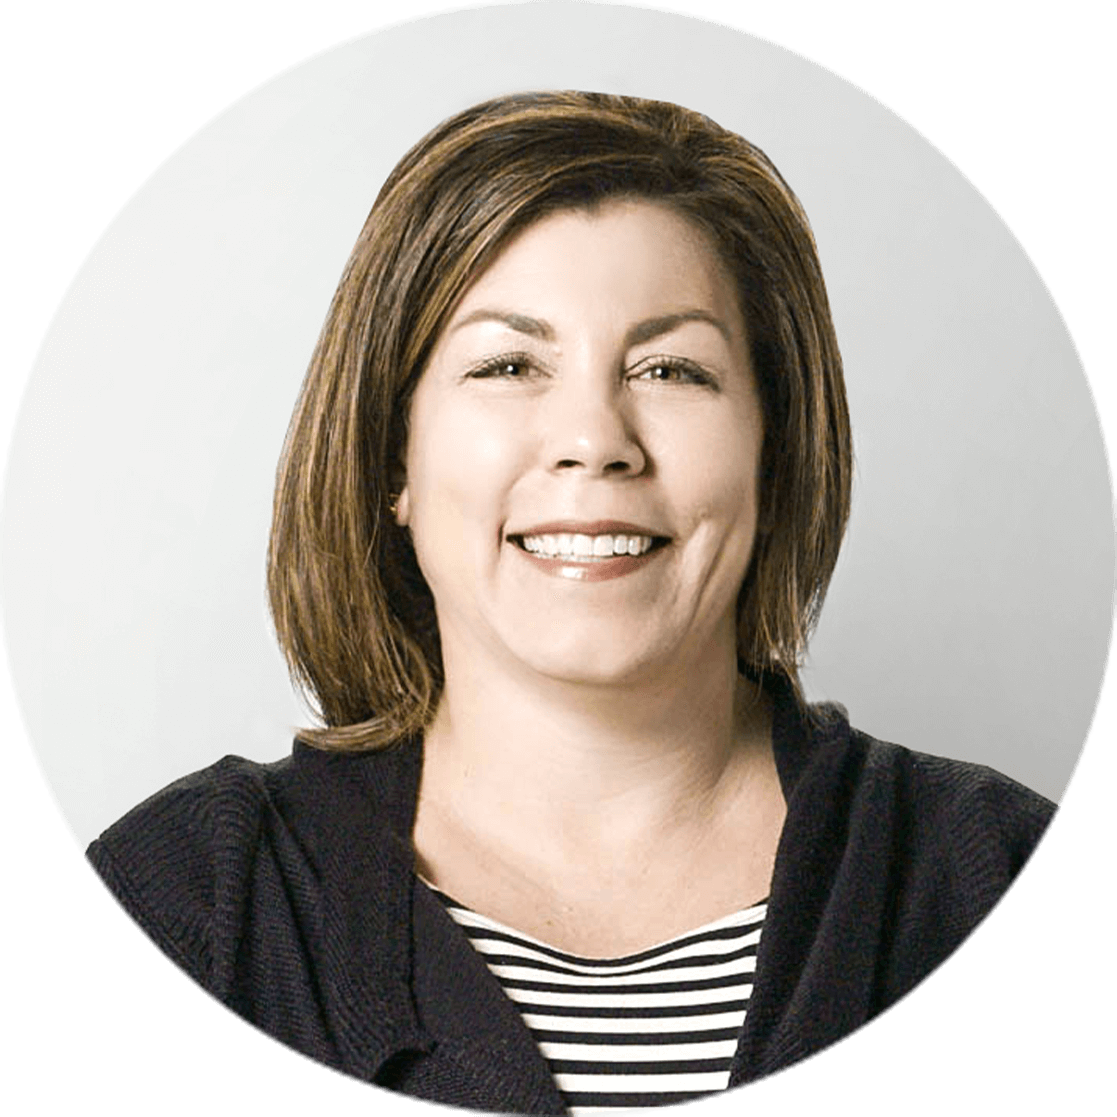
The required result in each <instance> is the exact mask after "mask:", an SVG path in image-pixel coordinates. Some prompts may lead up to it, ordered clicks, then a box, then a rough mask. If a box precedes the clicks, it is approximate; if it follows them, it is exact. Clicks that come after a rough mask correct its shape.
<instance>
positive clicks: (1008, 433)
mask: <svg viewBox="0 0 1117 1117" xmlns="http://www.w3.org/2000/svg"><path fill="white" fill-rule="evenodd" d="M620 41H625V42H628V43H629V44H638V46H639V49H638V50H631V51H629V52H627V53H626V54H625V55H624V57H621V58H618V56H617V53H616V51H615V44H616V43H617V42H620ZM527 43H530V44H532V49H531V51H530V52H528V51H525V50H524V49H523V48H524V45H525V44H527ZM464 44H475V45H480V44H484V46H485V49H486V51H489V52H492V54H493V56H494V57H500V58H501V59H502V64H501V65H500V66H499V67H478V66H476V65H469V64H468V59H469V57H470V55H471V52H470V50H467V49H463V45H464ZM610 44H613V45H614V46H613V47H611V46H610ZM668 60H670V61H671V65H666V62H667V61H668ZM420 67H422V68H424V69H425V70H426V71H427V72H429V73H436V74H437V75H438V80H437V81H432V82H429V83H427V82H423V83H416V82H415V81H414V80H408V76H409V75H414V74H415V73H416V72H417V70H418V69H419V68H420ZM405 86H406V88H407V90H408V92H407V95H406V96H398V95H396V93H395V91H397V90H399V89H401V88H403V87H405ZM3 532H4V537H3V547H4V584H3V593H4V616H5V626H6V636H7V643H8V650H9V661H10V670H11V673H12V677H13V681H14V685H15V691H16V694H17V696H18V699H19V702H20V706H21V712H22V715H23V718H24V721H25V724H26V727H27V731H28V734H29V736H30V738H31V740H32V742H33V744H34V746H35V748H36V749H37V752H38V756H39V760H40V763H41V766H42V769H43V772H44V774H45V775H46V777H47V779H48V781H49V783H50V785H51V788H52V790H53V792H54V794H55V796H56V798H57V801H58V803H59V805H60V807H61V809H62V812H63V814H64V816H65V817H66V819H67V822H68V823H69V825H70V826H71V828H72V829H73V831H74V832H75V834H76V836H77V838H78V841H79V844H80V846H81V847H82V848H84V849H85V851H86V856H87V859H88V863H89V866H90V867H91V869H92V871H93V872H94V873H95V874H96V876H97V878H99V881H100V883H101V885H103V887H104V892H105V902H106V903H107V904H110V903H113V902H115V903H116V904H118V905H119V907H120V908H121V909H122V910H123V911H124V912H125V913H127V915H128V916H129V917H130V919H131V920H132V921H134V923H135V924H136V925H137V926H138V927H139V928H141V929H142V931H143V933H144V935H145V936H146V937H147V938H148V939H150V940H151V942H152V943H153V944H154V945H155V946H156V947H157V948H158V950H159V951H160V952H161V953H162V954H163V955H165V956H166V958H167V959H169V961H170V962H171V963H173V964H174V966H175V967H177V968H178V969H179V970H181V971H182V972H183V973H184V974H185V975H187V976H188V977H189V979H191V980H192V981H193V982H194V983H196V985H197V986H199V987H200V988H201V990H204V992H205V994H207V995H208V996H209V998H210V999H211V1000H212V1001H213V1002H214V1003H213V1005H212V1011H213V1012H214V1013H219V1012H227V1013H228V1014H230V1015H231V1016H235V1017H238V1018H240V1019H242V1020H243V1021H246V1022H247V1023H248V1024H250V1025H252V1026H253V1027H254V1028H255V1029H257V1030H258V1031H259V1032H260V1033H261V1034H262V1035H264V1036H267V1037H269V1038H270V1039H271V1040H276V1041H279V1043H280V1044H283V1045H285V1046H286V1047H287V1048H290V1049H292V1050H293V1051H295V1052H298V1053H299V1054H301V1055H303V1056H307V1057H308V1058H309V1059H311V1060H313V1061H315V1062H317V1063H319V1064H322V1065H323V1066H324V1067H328V1068H330V1069H331V1070H333V1071H337V1072H341V1073H342V1074H343V1075H345V1076H347V1077H349V1078H351V1079H353V1080H355V1081H356V1082H359V1083H361V1084H367V1085H369V1086H372V1087H376V1088H378V1089H379V1090H381V1091H386V1092H388V1093H390V1094H392V1095H395V1096H396V1097H398V1098H403V1099H417V1100H419V1101H425V1102H434V1103H439V1104H443V1105H449V1106H456V1107H459V1108H462V1109H466V1110H473V1111H479V1112H514V1113H555V1114H562V1113H567V1112H569V1113H573V1114H590V1113H599V1112H608V1111H612V1112H622V1111H627V1110H631V1109H634V1108H643V1107H648V1106H655V1107H658V1106H665V1105H667V1106H669V1105H676V1104H680V1103H683V1102H690V1101H695V1100H698V1099H711V1101H713V1100H716V1099H717V1098H718V1097H720V1096H721V1095H722V1094H724V1092H725V1091H727V1090H728V1091H731V1090H734V1089H737V1088H741V1087H745V1086H748V1085H750V1084H752V1083H763V1082H764V1081H765V1080H768V1079H770V1078H771V1076H773V1075H775V1074H776V1073H777V1072H783V1071H787V1070H789V1069H791V1068H795V1067H796V1066H798V1065H801V1064H802V1063H803V1062H804V1061H805V1060H808V1059H809V1058H810V1057H811V1056H814V1055H817V1054H819V1053H821V1052H824V1051H826V1050H827V1049H829V1048H831V1047H832V1046H833V1045H835V1044H836V1043H838V1041H841V1040H843V1039H845V1038H847V1037H849V1036H851V1035H854V1034H855V1033H857V1032H858V1031H859V1030H860V1029H861V1028H862V1027H863V1026H865V1025H868V1024H871V1023H872V1022H873V1021H876V1020H877V1018H878V1017H880V1016H881V1015H882V1014H884V1013H886V1012H887V1010H889V1009H891V1008H892V1007H893V1006H895V1005H897V1004H899V1003H901V1002H904V1001H905V999H906V998H907V995H908V994H909V993H911V992H912V991H913V990H916V989H917V988H918V987H920V986H921V984H922V983H923V982H924V980H925V979H927V978H929V977H931V976H932V975H933V974H934V973H935V971H936V970H937V969H938V968H939V967H940V966H941V965H942V964H943V963H944V962H946V961H947V960H948V959H950V958H951V957H952V956H953V955H954V953H955V951H957V950H958V949H959V948H960V947H962V946H963V944H965V943H966V941H967V939H969V937H970V936H971V934H973V933H974V932H975V931H978V930H979V928H981V926H982V924H983V923H984V921H985V920H986V918H987V917H988V916H989V915H990V913H991V912H993V911H994V909H995V908H996V907H997V905H998V904H999V903H1000V901H1001V899H1002V898H1003V897H1004V896H1005V894H1006V893H1007V892H1008V891H1009V889H1010V887H1011V886H1012V885H1013V884H1014V882H1015V881H1016V879H1017V877H1018V875H1019V874H1020V873H1021V871H1022V870H1024V869H1025V866H1026V864H1027V862H1028V861H1029V859H1030V858H1031V856H1032V855H1033V853H1034V852H1035V851H1036V849H1037V847H1038V846H1039V845H1040V843H1041V839H1043V837H1044V835H1045V833H1046V832H1047V830H1048V827H1049V826H1050V825H1051V824H1052V819H1053V818H1054V817H1055V816H1056V804H1057V803H1058V802H1059V800H1060V799H1061V798H1062V796H1063V794H1064V791H1065V789H1066V787H1067V784H1068V781H1069V780H1070V778H1071V775H1072V771H1073V769H1074V766H1075V764H1076V762H1077V759H1078V755H1079V752H1080V750H1081V748H1082V745H1083V742H1084V740H1085V738H1086V735H1087V733H1088V731H1089V728H1090V723H1091V718H1092V716H1093V713H1094V708H1095V704H1096V702H1097V700H1098V693H1099V688H1100V686H1101V681H1102V675H1103V671H1104V668H1105V662H1106V655H1107V650H1108V645H1109V639H1110V631H1111V622H1112V594H1113V574H1114V539H1113V520H1112V494H1111V490H1110V482H1109V475H1108V472H1107V465H1106V459H1105V452H1104V447H1103V442H1102V436H1101V430H1100V428H1099V425H1098V420H1097V416H1096V413H1095V411H1094V405H1093V402H1092V400H1091V396H1090V390H1089V387H1088V385H1087V383H1086V380H1085V378H1084V376H1083V372H1082V367H1081V364H1080V362H1079V359H1078V356H1077V354H1076V352H1075V349H1074V345H1073V343H1072V341H1071V338H1070V335H1069V334H1068V332H1067V328H1066V325H1065V323H1064V322H1063V320H1062V318H1061V317H1060V314H1059V312H1058V310H1057V309H1056V307H1055V305H1054V303H1053V301H1052V299H1051V296H1050V294H1049V293H1048V292H1047V290H1046V288H1045V287H1044V284H1043V282H1042V281H1041V279H1040V278H1039V276H1038V275H1037V273H1036V271H1035V269H1034V267H1033V266H1032V264H1031V262H1030V261H1029V259H1028V257H1027V256H1026V255H1025V253H1024V251H1023V249H1022V248H1021V246H1020V245H1019V243H1018V242H1017V241H1016V240H1015V238H1014V237H1013V235H1012V233H1011V232H1010V231H1009V230H1008V229H1007V228H1006V227H1005V225H1004V224H1003V223H1002V222H1001V220H1000V219H999V218H998V217H997V215H996V214H995V213H994V211H993V210H992V209H991V208H990V207H989V205H988V204H987V203H986V202H985V200H984V199H983V198H982V197H981V195H980V194H979V193H978V192H977V191H976V190H975V189H974V187H973V186H972V185H970V183H969V182H967V180H966V179H965V178H964V177H963V175H962V174H961V173H960V172H959V171H958V169H956V168H955V167H954V166H953V165H952V164H950V163H949V162H948V161H947V160H946V159H945V158H944V157H943V155H941V154H940V153H939V152H938V151H936V150H935V149H934V148H933V147H932V146H931V145H929V144H928V143H927V142H926V141H925V140H923V139H922V138H921V137H920V136H919V135H918V134H917V133H916V132H915V131H913V130H912V129H911V128H910V127H909V126H908V125H906V124H905V123H904V122H903V121H901V120H900V119H899V118H898V117H896V116H895V115H893V114H892V113H891V112H889V110H887V109H886V108H884V107H883V106H881V105H880V104H878V103H876V102H874V101H873V100H872V99H871V98H869V97H868V96H867V95H866V94H864V93H862V92H860V91H859V90H858V89H856V88H855V87H853V86H851V85H849V84H848V83H846V82H845V81H843V80H842V79H840V78H838V77H836V76H834V75H833V74H830V73H828V72H827V71H825V70H823V69H821V68H819V67H817V66H815V65H814V64H812V63H810V62H808V61H806V60H804V59H802V58H800V57H798V56H795V55H793V54H790V53H789V52H787V51H784V50H782V49H781V48H779V47H776V46H774V45H772V44H770V43H766V42H764V41H762V40H759V39H753V38H750V37H749V36H747V35H744V34H742V33H740V32H737V31H733V30H730V29H728V28H725V27H719V26H717V25H715V24H711V23H705V22H702V21H699V20H694V19H688V18H686V17H684V16H681V15H673V14H669V13H663V12H651V11H644V10H641V9H634V8H626V7H620V6H617V7H614V6H610V5H598V4H581V5H569V4H531V5H513V6H507V7H499V6H498V7H491V8H479V9H474V10H470V11H462V12H455V13H449V14H444V15H439V16H436V17H433V18H430V19H425V20H418V21H415V22H412V23H406V24H399V25H396V26H393V27H391V28H389V29H387V30H383V31H380V32H378V33H377V34H374V35H370V36H367V37H364V38H360V39H356V40H353V41H351V42H349V43H347V44H345V45H343V46H340V47H337V48H335V49H333V50H331V51H329V52H327V53H325V54H321V55H318V56H317V57H315V58H313V59H311V60H310V61H308V62H305V63H303V64H302V65H300V66H298V67H296V68H295V69H292V70H289V71H288V72H286V73H284V74H282V75H281V76H280V77H278V78H276V79H274V80H273V81H271V82H270V83H268V84H266V85H264V86H262V87H260V88H259V89H257V90H256V91H255V92H254V93H252V94H251V95H249V96H248V97H246V98H244V99H242V100H241V101H239V102H237V103H236V104H235V105H234V106H233V107H232V108H230V109H228V110H227V111H226V112H225V113H224V114H223V115H221V116H219V117H218V118H216V119H215V120H214V121H213V122H212V123H211V124H210V125H208V126H207V127H206V128H205V129H203V130H202V131H201V132H199V133H198V134H197V135H196V136H194V137H193V138H192V139H191V140H190V141H189V142H188V143H187V144H185V146H183V147H182V148H181V149H180V150H179V151H178V152H177V153H176V154H175V155H174V156H173V157H172V158H171V159H170V160H168V161H167V162H166V163H165V164H164V165H163V166H162V167H161V168H160V169H159V170H158V171H157V172H156V173H155V174H154V175H153V177H152V178H151V179H150V180H149V181H148V182H147V183H146V184H145V185H144V186H143V187H142V189H141V190H140V191H139V192H138V193H137V194H136V196H135V197H134V198H133V199H132V201H131V202H130V203H129V204H128V205H127V206H126V207H125V208H124V210H123V211H122V212H121V214H120V216H119V217H118V218H117V220H116V221H115V222H114V224H113V225H112V226H111V227H110V229H109V230H108V231H107V233H106V234H105V236H104V238H103V239H102V240H101V242H100V243H99V244H98V245H97V247H96V248H95V250H94V252H93V253H92V254H91V256H90V258H89V260H88V262H87V263H86V265H85V266H84V268H83V269H82V271H81V272H80V273H79V275H78V277H77V278H76V279H75V281H74V283H73V285H72V287H71V289H70V291H69V293H68V294H67V296H66V299H65V301H64V303H63V305H62V307H61V309H60V310H59V312H58V315H57V317H56V318H55V320H54V322H53V324H52V326H51V329H50V331H49V333H48V335H47V338H46V340H45V342H44V345H43V348H42V351H41V353H40V356H39V358H38V361H37V363H36V366H35V369H34V370H33V373H32V376H31V379H30V381H29V384H28V387H27V390H26V394H25V397H24V401H23V404H22V406H21V411H20V414H19V416H18V418H17V422H16V426H15V429H14V433H13V439H12V449H11V456H10V462H9V469H8V477H7V485H6V490H5V501H4V524H3ZM1021 933H1022V934H1034V933H1035V929H1034V927H1033V928H1025V929H1022V931H1021ZM932 980H933V978H932ZM959 1011H961V1012H966V1011H970V1006H959ZM370 1100H373V1099H372V1096H371V1095H370Z"/></svg>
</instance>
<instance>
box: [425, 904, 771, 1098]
mask: <svg viewBox="0 0 1117 1117" xmlns="http://www.w3.org/2000/svg"><path fill="white" fill-rule="evenodd" d="M433 891H434V893H435V895H436V896H438V898H439V899H440V900H441V901H442V902H443V903H444V904H445V906H446V910H447V911H448V912H449V914H450V916H451V917H452V918H453V919H454V921H455V922H456V923H457V924H458V925H459V926H460V927H461V928H462V929H463V930H464V931H465V933H466V936H467V937H468V938H469V941H470V942H471V943H472V944H473V946H474V948H475V949H476V950H477V951H478V952H479V953H480V954H481V956H482V957H483V958H484V960H485V962H486V963H487V964H488V967H489V969H490V970H491V971H492V972H493V974H494V975H495V977H496V978H497V980H498V981H499V982H500V984H501V986H502V987H503V989H504V992H505V993H506V994H507V996H508V997H509V998H510V999H511V1000H512V1001H513V1002H514V1003H515V1005H516V1006H517V1007H518V1008H519V1010H520V1013H521V1015H522V1016H523V1019H524V1023H525V1024H526V1025H527V1026H528V1028H529V1030H530V1031H531V1033H532V1035H533V1036H534V1037H535V1040H536V1042H537V1043H538V1044H539V1049H540V1051H541V1052H542V1054H543V1057H544V1059H546V1061H547V1063H548V1065H549V1066H550V1068H551V1073H552V1074H553V1075H554V1078H555V1082H556V1084H557V1086H558V1089H559V1092H560V1093H561V1094H562V1096H563V1100H564V1101H565V1102H566V1105H567V1108H568V1109H569V1110H570V1112H571V1113H573V1114H589V1113H597V1112H600V1111H604V1110H610V1111H611V1112H613V1113H614V1114H615V1113H616V1112H617V1111H618V1110H620V1109H630V1108H634V1107H638V1106H647V1105H671V1104H674V1103H677V1102H682V1101H686V1100H688V1099H689V1098H694V1097H699V1096H701V1095H703V1094H708V1093H712V1092H714V1091H717V1090H724V1089H725V1088H726V1087H727V1086H728V1085H729V1065H730V1063H731V1062H732V1060H733V1055H734V1053H735V1051H736V1049H737V1037H738V1035H739V1034H740V1031H741V1026H742V1024H743V1023H744V1019H745V1012H746V1009H747V1008H748V1000H749V996H750V994H751V993H752V983H753V974H754V972H755V970H756V950H757V944H758V943H759V941H760V931H761V926H762V924H763V922H764V916H765V913H766V912H767V902H766V901H762V902H761V903H758V904H755V905H753V906H752V907H749V908H745V909H744V910H743V911H739V912H736V913H735V914H733V915H729V916H726V917H724V918H722V919H718V920H715V921H714V922H713V923H707V924H705V925H704V926H702V927H699V928H698V929H697V930H695V931H692V932H690V933H689V934H686V935H683V936H681V937H679V938H676V939H672V940H671V941H670V942H666V943H662V944H660V945H659V946H654V947H652V948H651V949H649V950H642V951H640V953H638V954H630V955H627V956H626V957H623V958H607V959H599V958H579V957H577V956H576V955H573V954H567V953H564V952H563V951H561V950H555V949H554V948H553V947H550V946H547V945H546V943H543V942H540V941H539V940H538V939H533V938H530V937H529V936H527V935H522V934H520V933H519V932H518V931H514V930H512V929H511V928H510V927H506V926H505V925H504V924H502V923H497V922H496V921H495V920H493V919H489V918H487V917H486V916H484V915H479V914H478V913H477V912H474V911H470V910H469V909H468V908H466V907H463V906H462V905H461V904H459V903H457V902H456V901H454V900H452V899H451V898H450V897H449V896H446V895H445V894H444V893H441V892H439V891H438V890H437V889H433Z"/></svg>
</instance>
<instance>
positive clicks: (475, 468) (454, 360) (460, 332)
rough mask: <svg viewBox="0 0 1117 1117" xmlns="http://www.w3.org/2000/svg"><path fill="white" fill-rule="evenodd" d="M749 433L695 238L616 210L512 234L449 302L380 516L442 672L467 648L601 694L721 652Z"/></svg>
mask: <svg viewBox="0 0 1117 1117" xmlns="http://www.w3.org/2000/svg"><path fill="white" fill-rule="evenodd" d="M761 439H762V421H761V409H760V403H759V399H758V396H757V392H756V386H755V383H754V377H753V373H752V369H751V366H750V361H749V350H748V340H747V337H746V331H745V323H744V320H743V317H742V314H741V310H740V307H739V305H738V300H737V296H736V291H735V288H734V286H733V283H732V281H731V280H730V278H729V276H728V275H727V273H726V271H725V268H724V267H723V265H722V264H721V262H720V260H719V259H718V257H717V255H716V253H715V251H714V248H713V246H712V244H711V243H710V241H709V240H708V239H707V236H706V234H705V233H704V232H702V231H701V230H700V229H698V228H697V227H696V226H694V225H692V224H691V223H690V222H689V221H687V220H686V219H685V218H683V217H681V216H680V215H678V214H677V213H675V212H674V211H673V210H671V209H669V208H667V207H666V206H665V205H661V204H656V203H652V202H647V201H633V200H624V201H614V202H610V203H607V204H605V205H603V206H601V207H600V208H598V209H595V210H569V211H560V212H558V213H556V214H553V215H550V216H548V217H545V218H543V219H541V220H540V221H538V222H537V223H536V224H534V225H532V226H529V227H528V228H527V229H526V230H525V231H524V232H522V233H521V234H519V235H518V236H517V237H516V238H515V239H514V240H513V241H512V242H510V243H509V245H508V246H507V247H506V248H505V249H504V251H503V252H502V253H501V254H500V255H499V256H498V257H497V259H496V261H495V262H494V263H493V264H492V266H491V267H490V268H489V269H488V270H487V271H486V272H484V273H483V274H482V275H481V276H480V278H479V279H478V280H477V281H476V282H475V283H474V284H473V286H472V287H471V288H470V289H469V290H468V291H467V293H466V294H465V296H464V298H463V299H462V301H461V303H460V305H459V306H458V307H457V309H456V311H455V312H454V314H453V316H452V317H451V319H450V321H449V323H448V324H447V326H446V329H445V331H444V333H443V334H442V336H441V337H440V338H439V340H438V342H437V344H436V345H435V347H434V350H433V353H432V355H431V358H430V362H429V364H428V366H427V367H426V369H425V370H424V372H423V374H422V377H421V378H420V380H419V383H418V385H417V387H416V390H415V395H414V398H413V401H412V405H411V413H410V434H409V441H408V445H407V454H406V462H405V468H406V487H405V489H404V491H403V494H402V496H401V498H400V502H399V506H398V507H399V511H398V520H399V522H400V523H401V524H404V525H406V526H407V527H408V528H409V529H410V530H411V533H412V536H413V539H414V544H415V550H416V553H417V555H418V559H419V564H420V567H421V568H422V571H423V574H424V576H425V577H426V579H427V582H428V583H429V585H430V588H431V591H432V592H433V594H434V599H435V605H436V608H437V613H438V623H439V631H440V633H441V637H442V644H443V655H444V659H445V662H446V666H447V672H448V674H452V672H453V670H454V664H455V662H463V663H464V662H466V660H465V659H464V658H462V657H466V656H468V657H470V659H469V662H471V663H472V664H474V665H477V664H484V666H485V667H486V668H488V667H490V666H492V667H495V668H497V669H507V670H513V671H524V670H526V671H529V672H535V673H540V674H542V675H546V676H549V677H551V678H556V679H563V680H567V681H571V682H582V683H613V684H617V683H628V682H635V681H639V680H640V679H641V678H650V677H653V676H652V674H651V673H652V672H655V671H662V670H663V669H664V668H671V669H678V668H683V667H687V666H700V665H701V664H702V663H703V662H710V661H711V657H722V656H726V655H729V656H734V655H735V654H736V631H735V628H736V626H735V604H736V599H737V593H738V590H739V588H740V585H741V582H742V579H743V577H744V574H745V569H746V567H747V565H748V561H749V556H750V553H751V551H752V547H753V540H754V537H755V534H756V523H757V502H758V493H757V475H758V468H759V458H760V448H761ZM477 657H480V658H477Z"/></svg>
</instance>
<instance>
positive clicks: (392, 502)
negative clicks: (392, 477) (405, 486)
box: [388, 493, 403, 516]
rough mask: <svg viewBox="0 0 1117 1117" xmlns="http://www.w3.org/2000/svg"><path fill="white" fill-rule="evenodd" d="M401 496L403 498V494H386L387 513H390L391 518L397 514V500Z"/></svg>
mask: <svg viewBox="0 0 1117 1117" xmlns="http://www.w3.org/2000/svg"><path fill="white" fill-rule="evenodd" d="M401 496H403V493H389V494H388V511H389V512H391V513H392V515H393V516H395V515H397V514H398V513H399V498H400V497H401Z"/></svg>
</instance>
